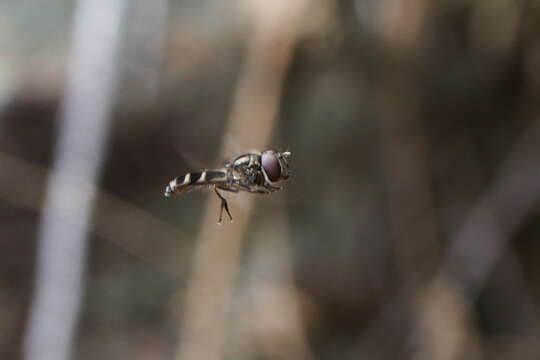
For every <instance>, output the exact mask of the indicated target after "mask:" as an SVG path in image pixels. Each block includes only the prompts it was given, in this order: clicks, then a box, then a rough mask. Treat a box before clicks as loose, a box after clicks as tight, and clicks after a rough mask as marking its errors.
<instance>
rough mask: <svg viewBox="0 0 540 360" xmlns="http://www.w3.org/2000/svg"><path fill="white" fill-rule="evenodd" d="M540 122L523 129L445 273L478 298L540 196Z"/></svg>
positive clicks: (449, 257)
mask: <svg viewBox="0 0 540 360" xmlns="http://www.w3.org/2000/svg"><path fill="white" fill-rule="evenodd" d="M539 142H540V122H538V121H535V122H533V124H532V125H531V126H530V128H529V129H527V130H526V131H525V132H524V135H523V136H522V138H521V139H520V140H519V141H518V143H517V144H516V145H515V146H514V148H513V149H512V151H511V152H510V154H509V156H508V157H507V159H506V161H505V162H504V163H503V165H502V166H501V168H500V170H499V172H498V174H497V176H496V177H495V181H494V182H493V185H492V186H491V187H490V188H488V189H487V190H486V191H485V193H484V194H483V195H482V196H481V197H480V199H479V200H478V202H477V203H476V204H475V205H474V207H473V208H472V209H471V210H470V211H469V213H468V215H467V216H466V217H465V222H464V224H463V226H462V227H461V228H460V229H459V231H458V232H457V233H456V235H455V236H454V238H453V240H452V243H451V246H450V249H449V251H448V255H447V257H446V259H445V261H444V263H443V267H442V269H441V272H440V275H439V276H440V277H449V278H451V279H453V281H452V282H453V283H454V284H455V285H458V284H459V287H462V289H463V290H465V291H466V293H468V295H469V296H472V297H474V296H476V294H477V293H478V291H479V290H480V289H481V288H482V286H483V284H484V282H485V279H486V277H487V276H488V275H489V273H490V272H491V269H492V268H493V266H494V264H495V262H496V261H497V259H498V258H499V256H500V254H501V252H502V251H504V248H505V246H506V243H507V241H508V239H509V237H510V236H511V234H512V233H513V232H514V231H515V229H516V228H517V227H518V226H519V225H520V224H521V223H522V222H523V221H524V219H525V218H526V216H527V214H528V213H529V212H530V211H531V210H532V209H533V207H534V206H535V205H536V204H537V203H538V199H539V197H540V168H539V167H538V156H539V155H540V147H539V146H538V144H539Z"/></svg>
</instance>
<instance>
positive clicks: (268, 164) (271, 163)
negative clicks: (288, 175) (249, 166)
mask: <svg viewBox="0 0 540 360" xmlns="http://www.w3.org/2000/svg"><path fill="white" fill-rule="evenodd" d="M261 163H262V167H263V169H264V172H265V173H266V175H267V176H268V179H270V181H276V180H278V179H279V177H280V175H281V166H280V165H279V161H278V159H277V157H276V156H275V155H274V154H272V153H264V154H262V157H261Z"/></svg>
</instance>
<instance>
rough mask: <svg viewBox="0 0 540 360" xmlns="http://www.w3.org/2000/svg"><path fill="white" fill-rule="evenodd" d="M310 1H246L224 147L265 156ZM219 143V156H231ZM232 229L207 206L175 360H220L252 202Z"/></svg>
mask: <svg viewBox="0 0 540 360" xmlns="http://www.w3.org/2000/svg"><path fill="white" fill-rule="evenodd" d="M306 3H307V0H296V1H273V2H271V3H270V2H265V1H246V2H243V3H242V4H244V5H248V6H249V7H250V9H249V10H251V12H249V14H250V17H251V21H252V24H250V27H251V29H250V35H249V36H248V42H249V44H248V50H247V54H246V57H245V64H244V68H243V71H242V75H241V78H240V81H239V84H238V87H237V91H236V96H235V102H234V105H233V109H232V113H231V115H230V120H229V124H228V127H227V130H226V133H225V139H226V140H228V141H230V142H232V143H233V144H234V145H235V146H236V147H238V148H239V149H242V150H245V149H252V148H255V149H264V147H265V146H266V145H267V144H268V142H269V139H270V136H271V133H272V127H273V126H272V125H273V123H274V121H275V117H276V113H277V109H278V102H279V98H280V94H281V86H282V82H283V79H284V76H285V74H286V71H287V69H288V66H289V63H290V61H291V58H292V53H293V50H294V47H295V44H296V41H297V36H298V34H297V31H298V29H297V26H298V24H299V22H300V21H301V17H302V14H303V10H304V7H305V5H306ZM227 147H228V143H227V142H226V141H224V142H223V146H222V150H221V156H224V155H230V154H231V150H230V149H228V148H227ZM236 198H237V199H239V201H241V205H242V207H241V208H236V209H234V216H235V219H234V224H225V225H224V226H221V227H218V226H216V219H217V216H218V213H217V211H218V208H219V207H218V206H216V203H215V201H216V200H215V199H214V198H210V199H209V200H208V204H207V206H206V211H205V214H204V217H203V220H202V223H201V228H200V231H199V238H198V240H197V244H196V249H195V254H194V262H193V270H192V271H193V272H192V275H191V278H190V280H189V282H188V289H187V293H186V298H185V304H184V308H183V312H182V318H181V319H182V324H181V330H180V331H181V332H180V342H179V348H178V352H177V359H182V360H190V359H207V360H212V359H220V358H222V357H223V348H224V343H225V331H226V324H227V321H226V320H227V314H228V310H229V307H230V299H231V293H232V287H233V282H234V275H235V270H236V267H237V264H238V258H239V254H240V249H241V245H242V239H243V236H244V234H245V232H246V230H247V226H248V223H249V214H250V212H251V209H252V206H253V196H244V195H242V194H241V195H240V196H237V197H236Z"/></svg>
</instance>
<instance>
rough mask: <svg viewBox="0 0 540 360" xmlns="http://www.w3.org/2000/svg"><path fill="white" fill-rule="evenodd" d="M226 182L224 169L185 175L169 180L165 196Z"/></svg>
mask: <svg viewBox="0 0 540 360" xmlns="http://www.w3.org/2000/svg"><path fill="white" fill-rule="evenodd" d="M226 181H227V171H226V170H225V169H223V170H205V171H203V172H192V173H187V174H186V175H183V176H179V177H177V178H176V179H173V180H171V182H170V183H169V185H168V186H167V187H166V188H165V196H172V195H179V194H183V193H186V192H188V191H191V190H194V189H196V188H198V187H202V186H209V185H215V184H222V183H224V182H226Z"/></svg>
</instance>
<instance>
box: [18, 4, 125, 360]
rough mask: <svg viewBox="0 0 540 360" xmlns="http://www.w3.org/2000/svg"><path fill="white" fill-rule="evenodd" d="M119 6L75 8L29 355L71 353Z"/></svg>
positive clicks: (59, 359) (45, 359) (109, 99)
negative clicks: (67, 74) (69, 59)
mask: <svg viewBox="0 0 540 360" xmlns="http://www.w3.org/2000/svg"><path fill="white" fill-rule="evenodd" d="M124 10H125V1H124V0H113V1H109V0H81V1H79V2H78V6H77V9H76V14H75V30H74V40H73V51H72V60H71V61H72V63H71V67H70V74H69V79H68V84H67V89H66V95H65V97H64V101H63V106H62V113H61V128H60V132H59V138H58V145H57V147H56V154H55V170H54V172H53V174H52V175H51V176H50V179H49V184H48V186H47V192H46V199H45V204H44V210H43V217H42V219H41V223H40V229H39V242H38V250H37V251H38V253H37V264H36V278H35V294H34V299H33V301H32V305H31V310H30V317H29V319H28V324H27V329H26V335H25V343H24V346H25V348H24V355H25V358H26V359H28V360H34V359H39V360H64V359H68V358H70V356H71V350H72V341H73V338H74V334H75V328H76V324H77V319H78V314H79V307H80V299H81V296H82V292H83V284H84V270H85V263H86V262H85V257H86V256H85V249H86V232H87V228H88V222H89V219H90V215H91V210H92V206H93V202H94V198H95V187H94V186H93V183H95V182H96V181H97V179H98V176H99V170H100V167H101V163H102V154H103V150H104V146H105V143H106V139H107V133H108V122H109V117H110V114H111V109H112V106H113V103H114V99H115V88H116V86H115V85H116V78H117V61H116V56H117V50H118V47H119V44H120V40H121V31H120V30H121V24H122V20H123V16H124ZM65 215H67V217H66V216H65Z"/></svg>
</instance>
